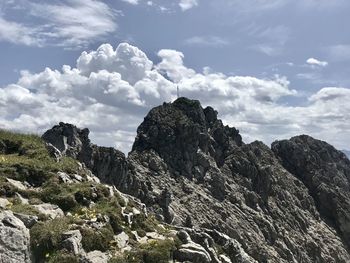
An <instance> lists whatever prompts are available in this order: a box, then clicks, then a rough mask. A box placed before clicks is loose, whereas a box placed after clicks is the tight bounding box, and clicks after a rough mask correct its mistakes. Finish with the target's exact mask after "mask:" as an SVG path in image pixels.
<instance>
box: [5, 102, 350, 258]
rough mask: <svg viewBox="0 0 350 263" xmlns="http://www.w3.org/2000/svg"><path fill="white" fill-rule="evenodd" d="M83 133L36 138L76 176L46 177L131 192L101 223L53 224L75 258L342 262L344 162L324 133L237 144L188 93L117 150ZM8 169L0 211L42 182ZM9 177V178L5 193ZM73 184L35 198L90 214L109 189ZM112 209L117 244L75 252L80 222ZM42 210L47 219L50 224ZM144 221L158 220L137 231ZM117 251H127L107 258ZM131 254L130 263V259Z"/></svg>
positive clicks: (71, 130)
mask: <svg viewBox="0 0 350 263" xmlns="http://www.w3.org/2000/svg"><path fill="white" fill-rule="evenodd" d="M88 134H89V130H88V129H79V128H77V127H75V126H73V125H71V124H65V123H60V124H59V125H57V126H54V127H53V128H52V129H50V130H49V131H47V132H46V133H45V134H44V135H43V139H44V140H45V141H46V149H47V151H48V153H49V154H50V155H51V158H52V160H55V161H57V163H58V164H61V163H66V162H67V158H70V159H74V160H78V161H79V167H80V168H79V169H80V171H81V172H79V173H77V172H76V171H74V172H73V171H70V172H67V171H63V170H64V169H60V171H58V172H55V176H54V178H56V179H55V180H58V181H59V182H58V183H59V184H58V185H57V184H56V185H55V186H56V187H60V186H61V187H62V186H63V187H65V188H67V187H68V185H71V184H72V183H73V184H74V183H77V182H79V183H84V182H93V184H94V185H93V187H94V188H93V189H100V190H101V188H99V187H100V186H102V188H103V189H112V190H109V192H110V193H112V192H113V195H114V196H116V197H118V199H123V200H124V199H125V200H131V201H130V202H131V205H129V206H128V205H126V204H125V203H123V202H122V203H123V206H122V205H119V206H116V207H114V208H113V209H115V210H113V211H114V212H113V213H105V211H104V212H103V213H102V212H101V210H99V214H100V218H101V219H99V220H100V221H98V220H97V222H99V224H97V222H90V221H89V220H91V218H88V219H84V220H88V221H84V224H83V226H84V227H83V228H84V229H83V230H82V229H81V227H74V225H75V224H76V223H75V224H73V225H71V227H70V228H71V230H70V232H67V233H62V235H61V236H60V240H61V241H60V242H61V243H60V244H61V245H62V244H65V245H64V251H66V252H67V251H68V252H69V253H70V254H73V255H78V257H79V258H80V259H79V260H80V261H82V262H83V261H84V260H85V261H86V260H87V259H86V258H87V255H88V254H90V255H89V257H88V258H90V259H89V260H90V261H86V262H107V261H108V260H109V261H110V262H167V260H175V261H176V262H198V263H199V262H215V263H219V262H225V263H226V262H350V252H349V245H350V243H349V239H348V238H349V232H350V225H349V224H350V223H349V222H350V205H349V204H350V194H349V193H350V191H349V190H350V189H349V182H350V161H349V160H348V159H347V157H346V156H345V155H344V154H343V153H342V152H340V151H338V150H336V149H335V148H334V147H332V146H330V145H329V144H327V143H325V142H322V141H319V140H316V139H313V138H311V137H309V136H305V135H302V136H297V137H294V138H292V139H290V140H284V141H276V142H274V143H273V144H272V146H271V148H269V147H268V146H266V145H264V144H263V143H262V142H259V141H256V142H253V143H250V144H245V143H243V141H242V138H241V136H240V134H239V131H238V130H237V129H235V128H232V127H228V126H225V125H223V123H222V121H221V120H219V119H218V118H217V112H216V111H215V110H214V109H212V108H211V107H207V108H202V106H201V105H200V103H199V102H198V101H193V100H189V99H186V98H180V99H178V100H176V101H175V102H173V103H164V104H163V105H161V106H159V107H156V108H154V109H152V110H151V111H150V112H149V114H148V115H147V116H146V117H145V119H144V121H143V123H142V124H141V125H140V126H139V128H138V130H137V137H136V139H135V142H134V145H133V148H132V151H131V152H130V153H129V156H128V157H127V158H126V157H125V156H124V154H123V153H121V152H120V151H118V150H116V149H113V148H107V147H99V146H96V145H94V144H92V143H91V142H90V140H89V138H88ZM0 152H2V155H1V156H5V157H7V156H9V155H11V154H13V152H17V154H18V155H23V154H24V155H25V154H26V153H25V152H26V151H25V150H24V151H23V149H22V148H21V147H17V148H16V147H14V146H13V145H12V144H11V143H9V142H8V141H6V140H0ZM1 156H0V158H1ZM0 164H1V163H0ZM79 169H78V170H79ZM82 171H84V172H82ZM1 175H3V174H1ZM4 176H5V175H4ZM6 178H7V180H8V179H9V180H15V182H13V181H12V184H11V183H9V181H7V183H6V184H5V183H4V185H6V187H2V188H1V187H0V190H1V189H4V190H2V193H1V194H2V195H4V193H5V196H6V199H3V202H0V205H1V203H3V204H4V205H3V209H5V210H4V212H2V213H7V212H6V211H8V210H9V209H8V207H9V206H8V204H7V205H6V204H5V203H6V201H7V200H9V198H10V201H11V200H12V199H11V198H13V197H12V196H16V198H17V199H18V198H19V197H18V195H20V194H23V192H24V193H26V191H28V187H29V188H33V187H34V188H41V190H42V188H46V187H47V184H45V182H42V180H41V181H40V180H38V178H35V177H34V178H31V177H29V178H26V179H28V180H23V176H20V179H21V180H17V179H19V178H18V177H14V176H8V174H6ZM29 179H30V180H29ZM79 179H80V180H81V181H79ZM16 180H17V181H16ZM50 180H52V178H51V179H49V181H50ZM23 181H24V182H23ZM99 181H101V182H102V184H100V183H99ZM105 183H106V184H107V185H105ZM9 184H10V185H12V186H14V185H13V184H16V186H14V187H15V190H14V189H12V186H11V187H10V186H9ZM108 184H109V185H112V186H113V187H114V188H113V187H112V188H110V186H108ZM99 185H100V186H99ZM0 186H1V185H0ZM22 186H23V187H24V188H22V190H21V191H20V188H21V187H22ZM51 186H52V185H51ZM68 188H69V187H68ZM16 189H17V190H16ZM60 189H62V191H63V188H60ZM31 191H32V189H31ZM93 191H95V190H93ZM73 192H74V198H73V199H71V198H68V196H69V195H71V193H67V196H66V197H65V198H63V199H64V200H63V201H62V200H60V199H59V198H58V200H57V198H54V199H51V200H44V201H50V203H51V205H56V207H51V208H50V209H48V208H47V207H46V208H45V209H44V210H42V211H52V212H51V213H53V214H55V212H54V210H57V209H61V210H62V212H63V217H67V216H68V217H69V216H70V214H67V213H72V212H71V211H75V210H72V207H70V206H73V204H75V202H77V203H79V204H80V205H82V206H83V207H82V208H84V209H85V210H84V211H85V212H82V214H84V213H86V214H89V213H91V211H93V210H92V209H93V207H94V206H95V205H96V204H97V208H98V207H100V205H101V202H102V200H104V201H106V200H110V199H111V198H113V197H112V196H110V195H109V194H106V195H104V194H102V193H101V192H100V193H99V191H97V192H95V194H96V195H97V196H99V195H101V196H102V197H103V198H101V199H99V198H97V197H96V196H95V195H92V194H89V195H86V194H81V193H80V192H84V191H76V190H74V191H73ZM102 192H103V191H102ZM106 193H107V192H106ZM29 196H31V195H29ZM26 197H28V193H27V195H26ZM17 199H16V200H17ZM5 200H6V201H5ZM68 200H69V201H68ZM0 201H1V200H0ZM12 201H13V200H12ZM127 203H128V202H127ZM35 205H38V204H35ZM39 205H40V204H39ZM73 207H74V206H73ZM35 208H36V209H37V210H39V209H38V208H37V207H35ZM75 209H76V208H75ZM134 209H135V210H134ZM63 210H65V211H63ZM79 211H80V210H79ZM114 213H117V214H119V215H120V216H121V217H122V218H124V219H123V220H124V222H125V223H126V225H123V224H125V223H123V224H121V225H120V224H117V226H119V228H118V227H116V225H114V227H115V228H116V231H113V232H114V233H112V235H111V237H113V240H115V242H117V243H118V244H120V245H118V246H116V248H115V247H114V248H112V247H113V246H112V247H111V246H109V247H108V248H107V250H105V251H101V249H102V250H104V249H103V248H101V247H100V248H98V249H97V248H96V247H93V249H94V250H92V248H89V250H91V251H90V252H87V251H85V250H86V247H87V245H86V235H87V234H86V233H87V232H88V231H89V230H86V227H85V226H86V225H91V226H92V228H91V227H90V228H88V229H90V232H91V229H92V232H96V231H100V230H97V228H94V227H93V226H94V225H96V224H97V225H96V226H98V225H99V226H102V228H106V226H108V225H113V216H112V215H113V214H114ZM42 214H43V213H40V214H39V217H42ZM138 215H142V216H141V218H142V220H141V221H142V222H143V223H142V224H141V225H140V224H137V227H138V228H137V231H136V232H135V230H133V229H132V225H133V223H132V222H131V221H130V220H135V218H137V216H138ZM46 216H48V215H46ZM60 216H62V214H60V213H59V217H60ZM79 216H82V215H79ZM84 216H85V214H84ZM84 216H82V217H83V218H84ZM104 216H107V217H105V219H102V218H103V217H104ZM153 216H154V217H153ZM22 217H23V216H22ZM52 217H53V218H52ZM52 217H51V219H50V218H49V219H48V220H49V221H47V222H53V221H54V220H55V219H54V216H52ZM17 218H18V217H17ZM147 218H152V220H151V221H150V220H149V219H147ZM33 220H34V221H35V220H36V221H37V220H39V221H40V220H42V219H33V218H31V220H29V219H28V218H27V219H26V220H25V222H26V223H25V225H26V227H28V228H30V229H31V230H30V231H31V233H32V232H33V230H32V229H33V228H34V230H35V224H36V223H35V222H34V226H33ZM45 220H47V219H45ZM101 220H102V221H101ZM29 222H31V223H29ZM45 222H46V221H45ZM135 222H138V220H136V221H135ZM155 222H156V223H155ZM39 223H40V222H39ZM138 223H139V222H138ZM101 224H102V225H101ZM147 224H149V225H153V226H156V227H155V228H153V229H147ZM128 225H129V226H130V227H131V228H130V227H129V226H128ZM72 226H73V227H72ZM120 226H122V228H124V229H121V228H120ZM140 226H141V227H140ZM135 227H136V225H135V226H134V229H135ZM107 228H108V227H107ZM129 229H130V230H129ZM162 229H166V231H163V230H162ZM0 230H1V225H0ZM77 230H78V231H77ZM114 230H115V229H114ZM145 230H146V231H145ZM34 232H35V231H34ZM140 234H142V236H140ZM66 240H67V241H66ZM82 240H85V241H82ZM152 240H153V241H152ZM154 240H156V242H157V243H156V245H154V244H155V243H153V242H154ZM157 240H158V241H157ZM110 241H111V240H110ZM175 241H176V242H175ZM169 242H170V243H169ZM174 242H175V243H176V244H174ZM81 243H83V244H82V245H81ZM84 244H85V248H84ZM126 244H128V245H126ZM61 245H60V246H59V247H61ZM0 247H1V244H0ZM159 250H162V251H163V252H164V250H165V251H167V252H166V253H165V255H166V257H165V258H168V259H164V257H163V258H162V257H154V256H155V255H158V254H159ZM22 251H25V250H22ZM60 251H61V250H60ZM66 252H65V253H66ZM23 253H24V254H22V257H24V258H25V257H27V256H26V255H27V254H25V253H27V252H23ZM115 253H117V254H118V255H121V256H122V257H124V256H126V257H124V259H117V258H115V257H113V255H115ZM140 254H142V257H141V258H140V257H139V260H140V261H130V260H131V257H135V255H138V256H140ZM150 255H151V257H152V256H153V258H152V259H151V261H149V260H150ZM162 255H163V254H162ZM130 256H131V257H130ZM94 258H95V259H96V260H97V261H93V260H94ZM136 258H137V257H136ZM112 260H114V261H112ZM115 260H122V261H115ZM128 260H129V261H128ZM147 260H148V261H147ZM22 261H23V260H22ZM85 261H84V262H85ZM13 262H17V261H13ZM52 262H54V261H52Z"/></svg>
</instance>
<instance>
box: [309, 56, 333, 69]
mask: <svg viewBox="0 0 350 263" xmlns="http://www.w3.org/2000/svg"><path fill="white" fill-rule="evenodd" d="M306 63H307V64H309V65H311V66H319V67H326V66H328V62H327V61H321V60H318V59H316V58H309V59H308V60H306Z"/></svg>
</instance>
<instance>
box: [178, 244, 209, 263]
mask: <svg viewBox="0 0 350 263" xmlns="http://www.w3.org/2000/svg"><path fill="white" fill-rule="evenodd" d="M175 256H176V259H178V260H180V261H191V262H194V263H209V262H211V257H210V255H209V253H208V252H207V251H206V250H205V249H204V248H203V247H202V246H201V245H199V244H197V243H194V242H192V241H191V242H189V243H187V244H183V245H181V247H180V249H179V250H178V251H176V253H175Z"/></svg>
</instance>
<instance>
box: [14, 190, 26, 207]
mask: <svg viewBox="0 0 350 263" xmlns="http://www.w3.org/2000/svg"><path fill="white" fill-rule="evenodd" d="M15 195H16V197H17V198H18V199H19V201H20V202H21V204H24V205H28V204H29V200H28V199H27V198H24V197H23V196H21V195H20V194H19V193H16V194H15Z"/></svg>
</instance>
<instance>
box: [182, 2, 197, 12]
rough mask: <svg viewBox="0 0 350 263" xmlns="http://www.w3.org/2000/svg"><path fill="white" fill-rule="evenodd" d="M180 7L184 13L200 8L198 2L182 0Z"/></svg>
mask: <svg viewBox="0 0 350 263" xmlns="http://www.w3.org/2000/svg"><path fill="white" fill-rule="evenodd" d="M179 6H180V8H181V10H182V11H187V10H189V9H191V8H193V7H195V6H198V0H180V3H179Z"/></svg>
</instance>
